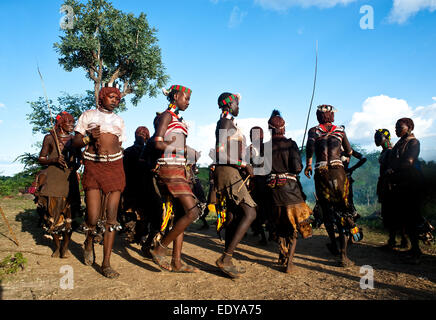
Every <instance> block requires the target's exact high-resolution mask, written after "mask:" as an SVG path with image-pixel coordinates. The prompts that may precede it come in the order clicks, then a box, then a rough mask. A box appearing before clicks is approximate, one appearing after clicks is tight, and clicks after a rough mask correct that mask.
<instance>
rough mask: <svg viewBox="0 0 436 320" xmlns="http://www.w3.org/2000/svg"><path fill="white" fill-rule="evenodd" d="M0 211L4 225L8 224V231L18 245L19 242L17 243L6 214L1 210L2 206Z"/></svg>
mask: <svg viewBox="0 0 436 320" xmlns="http://www.w3.org/2000/svg"><path fill="white" fill-rule="evenodd" d="M0 212H1V213H2V216H3V219H4V220H5V222H6V225H7V226H8V229H9V232H10V233H11V234H12V237H14V242H15V244H16V245H17V246H18V247H19V246H20V244H19V243H18V240H17V237H16V236H15V233H14V231H12V228H11V226H10V225H9V222H8V219H6V215H5V213H4V212H3V209H2V207H0Z"/></svg>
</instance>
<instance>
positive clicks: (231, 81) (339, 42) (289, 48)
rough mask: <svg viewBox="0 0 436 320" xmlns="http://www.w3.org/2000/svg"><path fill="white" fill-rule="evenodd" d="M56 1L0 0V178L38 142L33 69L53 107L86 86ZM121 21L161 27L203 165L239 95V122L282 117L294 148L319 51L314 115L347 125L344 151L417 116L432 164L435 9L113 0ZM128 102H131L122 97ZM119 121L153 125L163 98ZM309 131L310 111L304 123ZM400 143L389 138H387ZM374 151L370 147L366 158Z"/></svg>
mask: <svg viewBox="0 0 436 320" xmlns="http://www.w3.org/2000/svg"><path fill="white" fill-rule="evenodd" d="M62 3H63V1H58V0H50V1H49V0H45V1H31V0H27V1H20V2H16V1H1V2H0V39H1V40H2V41H1V44H0V67H1V70H2V77H1V78H0V88H1V89H0V134H1V137H2V139H1V141H0V150H1V153H0V175H12V174H14V173H16V172H18V171H20V170H21V168H22V167H21V165H19V164H17V163H14V162H13V160H14V159H15V158H16V157H17V156H19V155H20V154H22V153H24V152H38V151H39V150H38V149H37V148H36V147H35V146H34V144H35V143H36V142H38V141H41V140H42V136H40V135H32V130H31V126H30V125H29V124H28V121H27V120H26V114H28V113H29V112H30V106H29V104H28V103H27V101H34V100H36V99H37V98H38V97H40V96H43V90H42V87H41V82H40V80H39V76H38V73H37V70H36V65H37V63H38V64H39V66H40V69H41V72H42V73H43V76H44V80H45V86H46V88H47V93H48V96H49V98H50V99H53V100H56V98H57V97H58V96H59V95H61V93H62V92H63V91H64V92H68V93H70V94H81V93H84V92H85V90H88V89H92V87H93V86H92V84H91V82H90V81H88V80H87V79H86V78H85V73H84V71H83V70H81V69H78V70H74V71H73V72H66V71H64V70H63V69H62V67H61V66H59V64H58V58H59V57H58V55H57V53H56V52H55V51H54V49H53V43H55V42H57V41H58V39H59V38H58V37H59V36H60V35H61V34H62V33H61V30H60V26H59V23H60V20H61V18H62V16H63V14H61V13H60V12H59V9H60V7H61V5H62ZM112 3H113V5H114V6H115V7H116V8H118V9H120V10H123V11H124V12H133V13H134V14H136V15H137V14H139V12H145V13H146V14H147V19H148V21H149V23H150V25H151V26H153V27H155V28H157V29H158V32H157V36H158V39H159V45H160V47H161V49H162V58H163V63H164V65H165V67H166V71H167V73H168V74H169V75H170V77H171V80H170V83H168V86H167V87H169V85H171V84H182V85H185V86H188V87H190V88H191V89H192V90H193V94H192V98H191V105H190V107H189V108H188V110H187V111H185V112H184V118H185V119H186V120H188V122H189V123H190V124H191V128H190V136H189V138H188V143H189V144H190V145H191V146H192V147H194V148H196V149H199V150H201V151H202V154H203V157H202V158H201V159H200V163H207V162H209V161H210V159H209V158H208V156H207V153H208V150H209V149H210V148H212V147H213V144H214V140H213V132H214V128H215V123H216V121H217V119H218V116H219V109H218V107H217V103H216V100H217V97H218V96H219V94H220V93H222V92H224V91H230V92H239V93H241V95H242V101H241V104H240V107H241V112H240V115H239V117H238V123H239V124H240V125H241V126H242V127H243V129H244V131H245V132H248V130H249V129H250V127H251V126H254V125H260V126H262V127H264V128H266V121H267V119H268V118H269V116H270V114H271V111H272V110H273V109H274V108H278V109H279V110H280V111H281V112H282V115H283V117H284V118H285V120H286V122H287V135H288V137H292V138H294V139H295V140H296V141H297V143H298V145H301V139H302V136H303V130H304V125H305V119H306V115H307V110H308V107H309V103H310V98H311V94H312V84H313V77H314V68H315V43H316V41H318V44H319V65H318V81H317V86H316V93H315V98H314V107H315V106H316V105H318V104H332V105H334V106H335V107H336V108H337V109H338V113H337V114H336V123H337V124H343V125H345V126H346V131H347V132H348V135H349V137H350V140H351V142H352V143H357V144H360V145H361V146H363V147H365V148H367V149H368V150H373V148H374V146H373V142H372V136H373V133H374V130H375V129H377V128H380V127H386V128H388V129H390V130H391V132H392V133H393V129H394V124H395V121H396V120H397V119H399V118H401V117H404V116H407V117H411V118H412V119H414V121H415V124H416V129H415V134H416V136H417V138H418V139H420V140H421V145H422V152H421V156H422V157H423V158H424V159H425V160H436V125H435V121H436V77H435V71H436V59H435V58H434V57H435V52H436V41H435V39H436V19H435V18H436V5H435V3H434V1H432V0H414V1H411V0H394V1H393V0H378V1H371V0H362V1H361V0H305V1H303V0H239V1H236V0H191V1H190V0H188V1H171V0H168V1H157V0H156V1H154V0H147V1H139V0H123V1H120V0H117V1H112ZM367 5H369V6H371V7H372V9H373V12H374V29H362V28H361V24H360V22H361V19H362V17H364V16H365V14H366V11H365V12H363V13H361V12H360V11H361V8H362V6H367ZM127 98H128V100H129V96H128V97H127ZM128 105H129V109H128V111H126V112H123V113H121V116H122V117H123V118H124V120H125V122H126V129H127V135H128V137H129V140H128V141H127V142H126V143H125V145H124V147H128V146H129V145H131V144H132V143H133V139H134V138H133V135H134V131H135V129H136V128H137V127H138V126H140V125H145V126H147V127H149V128H152V121H153V117H154V114H155V112H156V111H162V110H164V109H165V108H166V105H167V102H166V99H165V97H164V96H163V95H159V96H158V97H156V98H148V97H144V98H143V99H142V100H141V102H140V103H139V105H138V106H137V107H133V106H131V105H130V104H128ZM315 124H316V117H315V113H314V111H313V113H312V115H311V118H310V122H309V125H310V126H313V125H315ZM396 140H397V139H396V138H395V137H394V138H393V141H394V142H395V141H396ZM371 148H372V149H371Z"/></svg>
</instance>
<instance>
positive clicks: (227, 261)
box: [218, 203, 256, 266]
mask: <svg viewBox="0 0 436 320" xmlns="http://www.w3.org/2000/svg"><path fill="white" fill-rule="evenodd" d="M240 206H241V208H242V209H243V210H244V215H243V217H242V219H241V220H240V222H239V223H238V225H237V227H236V231H235V233H234V234H233V237H232V239H231V240H230V239H229V242H228V243H227V241H226V248H225V251H224V253H223V255H222V256H221V257H220V258H219V259H218V263H221V264H222V265H224V266H232V265H233V263H232V255H233V252H234V251H235V249H236V246H237V245H238V244H239V242H241V240H242V238H243V237H244V235H245V234H246V232H247V230H248V228H250V225H251V224H252V223H253V221H254V219H255V218H256V209H255V208H252V207H250V206H249V205H247V204H245V203H241V205H240ZM235 222H236V221H235ZM226 232H227V231H226ZM226 238H227V237H226Z"/></svg>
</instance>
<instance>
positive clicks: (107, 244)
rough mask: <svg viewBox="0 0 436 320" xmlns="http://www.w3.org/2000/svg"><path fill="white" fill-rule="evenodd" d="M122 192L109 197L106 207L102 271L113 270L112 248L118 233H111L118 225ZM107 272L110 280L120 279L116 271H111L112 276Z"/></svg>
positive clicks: (112, 193)
mask: <svg viewBox="0 0 436 320" xmlns="http://www.w3.org/2000/svg"><path fill="white" fill-rule="evenodd" d="M120 196H121V192H120V191H114V192H111V193H109V194H108V195H107V197H108V198H107V207H106V214H107V216H106V217H107V220H106V225H105V228H106V232H105V233H104V239H103V262H102V265H101V267H102V269H103V271H104V270H105V269H108V268H111V265H110V257H111V253H112V247H113V245H114V240H115V234H116V231H115V230H114V231H110V229H109V228H110V227H111V226H113V225H116V224H117V213H118V204H119V202H120ZM106 273H107V272H104V275H105V276H106V277H108V278H115V277H118V276H119V274H118V272H116V271H115V270H113V269H111V272H110V276H109V275H107V274H106Z"/></svg>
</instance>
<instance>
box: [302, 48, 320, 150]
mask: <svg viewBox="0 0 436 320" xmlns="http://www.w3.org/2000/svg"><path fill="white" fill-rule="evenodd" d="M317 74H318V40H316V62H315V77H314V79H313V89H312V98H311V99H310V106H309V112H308V113H307V119H306V128H305V129H304V136H303V142H302V143H301V151H303V148H304V140H305V139H306V133H307V125H308V124H309V117H310V111H311V110H312V103H313V97H314V96H315V88H316V77H317Z"/></svg>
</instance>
